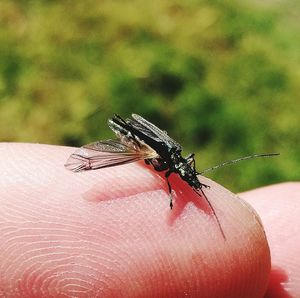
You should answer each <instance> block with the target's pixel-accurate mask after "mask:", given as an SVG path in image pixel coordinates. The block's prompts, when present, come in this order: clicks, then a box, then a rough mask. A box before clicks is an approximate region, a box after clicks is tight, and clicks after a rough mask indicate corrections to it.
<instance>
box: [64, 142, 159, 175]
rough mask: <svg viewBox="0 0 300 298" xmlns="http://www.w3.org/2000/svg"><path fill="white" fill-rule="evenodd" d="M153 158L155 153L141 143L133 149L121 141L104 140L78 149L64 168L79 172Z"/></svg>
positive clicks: (155, 155)
mask: <svg viewBox="0 0 300 298" xmlns="http://www.w3.org/2000/svg"><path fill="white" fill-rule="evenodd" d="M155 157H157V153H156V152H155V151H154V150H152V149H151V148H150V147H149V146H147V145H145V144H143V143H141V144H140V147H138V148H134V147H131V146H129V145H128V144H124V143H122V142H121V140H106V141H98V142H95V143H91V144H88V145H85V146H83V147H81V148H79V149H78V150H76V151H75V152H74V153H73V154H72V155H71V156H70V157H69V159H68V160H67V162H66V164H65V167H66V168H67V169H68V170H70V171H73V172H81V171H88V170H96V169H101V168H106V167H112V166H118V165H122V164H126V163H131V162H135V161H138V160H142V159H148V158H155Z"/></svg>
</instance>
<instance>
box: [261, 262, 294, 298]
mask: <svg viewBox="0 0 300 298" xmlns="http://www.w3.org/2000/svg"><path fill="white" fill-rule="evenodd" d="M287 281H288V276H287V274H286V273H285V271H284V270H282V269H281V268H279V267H273V268H272V270H271V273H270V279H269V285H268V290H267V292H266V294H265V296H264V298H292V296H291V295H289V293H288V292H287V291H286V290H285V289H284V286H283V284H284V283H285V282H287Z"/></svg>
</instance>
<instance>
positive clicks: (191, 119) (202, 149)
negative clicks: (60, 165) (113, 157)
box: [0, 0, 300, 191]
mask: <svg viewBox="0 0 300 298" xmlns="http://www.w3.org/2000/svg"><path fill="white" fill-rule="evenodd" d="M291 3H292V2H289V5H288V3H285V2H282V4H277V5H271V4H270V5H260V4H259V3H256V4H254V3H252V4H251V3H248V4H246V2H244V1H240V2H239V1H218V0H213V1H185V2H184V3H183V2H182V1H158V0H154V1H151V2H146V1H139V0H133V1H130V2H126V1H84V2H75V3H74V2H72V1H66V0H65V1H21V0H20V1H10V0H4V1H2V3H1V10H0V25H1V26H0V139H1V141H22V142H39V143H51V144H65V145H76V146H79V145H82V144H84V143H87V142H91V141H93V140H96V139H101V138H107V137H111V136H112V133H111V132H110V131H109V129H108V128H107V126H106V120H107V118H108V117H110V116H111V115H112V114H113V113H119V114H121V115H123V116H129V115H130V114H131V113H133V112H135V113H139V114H141V115H143V116H144V117H146V118H147V119H149V120H150V121H152V122H154V123H156V124H157V125H159V126H160V127H161V128H163V129H166V130H167V131H168V132H169V134H170V135H171V136H172V137H174V138H175V139H176V140H178V141H179V142H182V144H184V149H185V152H189V151H195V152H196V156H197V166H198V169H199V170H201V169H203V168H206V167H209V166H211V165H214V164H216V163H219V162H222V161H223V160H227V159H233V158H237V157H241V156H244V155H248V154H251V153H264V152H280V153H281V156H280V157H276V158H273V159H265V160H263V159H261V160H252V161H245V162H243V163H241V164H239V165H234V166H231V167H228V168H224V169H219V170H218V171H216V172H214V173H211V174H210V177H212V178H213V179H216V180H217V181H219V182H220V183H221V184H223V185H225V186H227V187H229V188H231V189H232V190H234V191H242V190H246V189H249V188H252V187H257V186H260V185H264V184H270V183H275V182H281V181H288V180H297V179H298V180H299V177H300V154H299V145H300V137H299V135H300V134H299V131H300V121H299V111H300V104H299V94H300V92H299V91H300V90H299V89H300V73H299V69H300V68H299V66H300V65H299V64H300V59H299V58H300V57H299V56H300V44H299V43H300V42H299V38H298V36H299V33H300V32H299V31H300V30H299V28H298V27H297V24H298V23H297V21H296V20H297V18H296V17H295V14H292V12H293V11H297V8H298V9H299V8H300V5H299V4H297V2H293V5H294V6H292V4H291Z"/></svg>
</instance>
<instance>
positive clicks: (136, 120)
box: [126, 114, 181, 150]
mask: <svg viewBox="0 0 300 298" xmlns="http://www.w3.org/2000/svg"><path fill="white" fill-rule="evenodd" d="M132 118H133V120H132V119H126V122H128V123H130V124H131V125H132V126H133V127H136V128H137V129H139V130H140V131H142V132H143V133H144V134H146V135H148V136H150V137H152V138H153V139H155V140H156V141H160V142H164V143H167V144H168V145H170V146H171V147H176V148H177V149H178V150H181V145H180V144H179V143H177V142H176V141H175V140H173V139H172V138H171V137H170V136H169V135H168V134H167V132H166V131H163V130H161V129H160V128H158V127H157V126H156V125H154V124H153V123H151V122H149V121H147V120H146V119H144V118H143V117H142V116H139V115H137V114H132Z"/></svg>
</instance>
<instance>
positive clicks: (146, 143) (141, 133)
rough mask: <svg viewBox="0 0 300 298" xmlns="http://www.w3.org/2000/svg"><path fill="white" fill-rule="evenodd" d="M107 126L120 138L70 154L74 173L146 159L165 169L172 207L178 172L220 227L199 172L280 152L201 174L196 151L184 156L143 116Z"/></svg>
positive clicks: (118, 119)
mask: <svg viewBox="0 0 300 298" xmlns="http://www.w3.org/2000/svg"><path fill="white" fill-rule="evenodd" d="M108 126H109V127H110V128H111V129H112V130H113V131H114V132H115V134H116V135H117V137H118V139H114V140H106V141H98V142H95V143H91V144H88V145H84V146H83V147H81V148H79V149H78V150H76V151H75V152H74V153H73V154H72V155H71V156H70V157H69V159H68V161H67V163H66V164H65V167H66V168H67V169H69V170H71V171H73V172H81V171H88V170H96V169H101V168H105V167H112V166H118V165H123V164H126V163H131V162H135V161H138V160H145V162H146V164H151V165H152V166H153V167H154V169H155V170H156V171H166V173H165V177H166V180H167V184H168V189H169V194H170V207H171V209H172V207H173V201H172V188H171V185H170V182H169V179H168V178H169V176H170V175H171V174H172V173H175V174H178V175H179V176H180V177H181V179H182V180H184V181H185V182H187V183H188V184H189V185H190V186H191V187H192V189H193V190H194V191H195V192H196V193H197V194H198V195H200V196H201V194H202V195H203V196H204V197H205V199H206V200H207V202H208V204H209V206H210V208H211V210H212V212H213V214H214V217H215V218H216V220H217V223H218V225H219V227H220V229H221V225H220V222H219V220H218V217H217V215H216V212H215V210H214V208H213V206H212V205H211V203H210V201H209V200H208V198H207V197H206V195H205V194H204V192H203V190H202V188H203V187H204V188H207V187H209V186H208V185H206V184H203V183H201V182H200V181H199V180H198V177H197V175H199V174H202V173H204V172H207V171H210V170H213V169H216V168H218V167H221V166H223V165H227V164H231V163H235V162H238V161H240V160H244V159H249V158H253V157H263V156H272V155H277V154H276V153H271V154H256V155H252V156H247V157H243V158H239V159H236V160H231V161H226V162H224V163H222V164H220V165H218V166H215V167H212V168H209V169H206V170H204V171H203V172H200V173H198V172H197V171H196V168H195V159H194V153H191V154H189V155H188V156H187V157H183V156H182V155H181V151H182V147H181V146H180V145H179V144H178V143H177V142H176V141H174V140H173V139H172V138H170V137H169V136H168V134H167V133H166V132H165V131H162V130H161V129H159V128H158V127H157V126H155V125H154V124H152V123H151V122H149V121H147V120H146V119H144V118H143V117H141V116H139V115H136V114H132V118H127V119H125V120H124V119H122V118H121V117H120V116H118V115H115V116H114V117H113V118H112V119H109V120H108ZM200 193H201V194H200ZM221 231H222V229H221ZM222 233H223V232H222Z"/></svg>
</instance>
